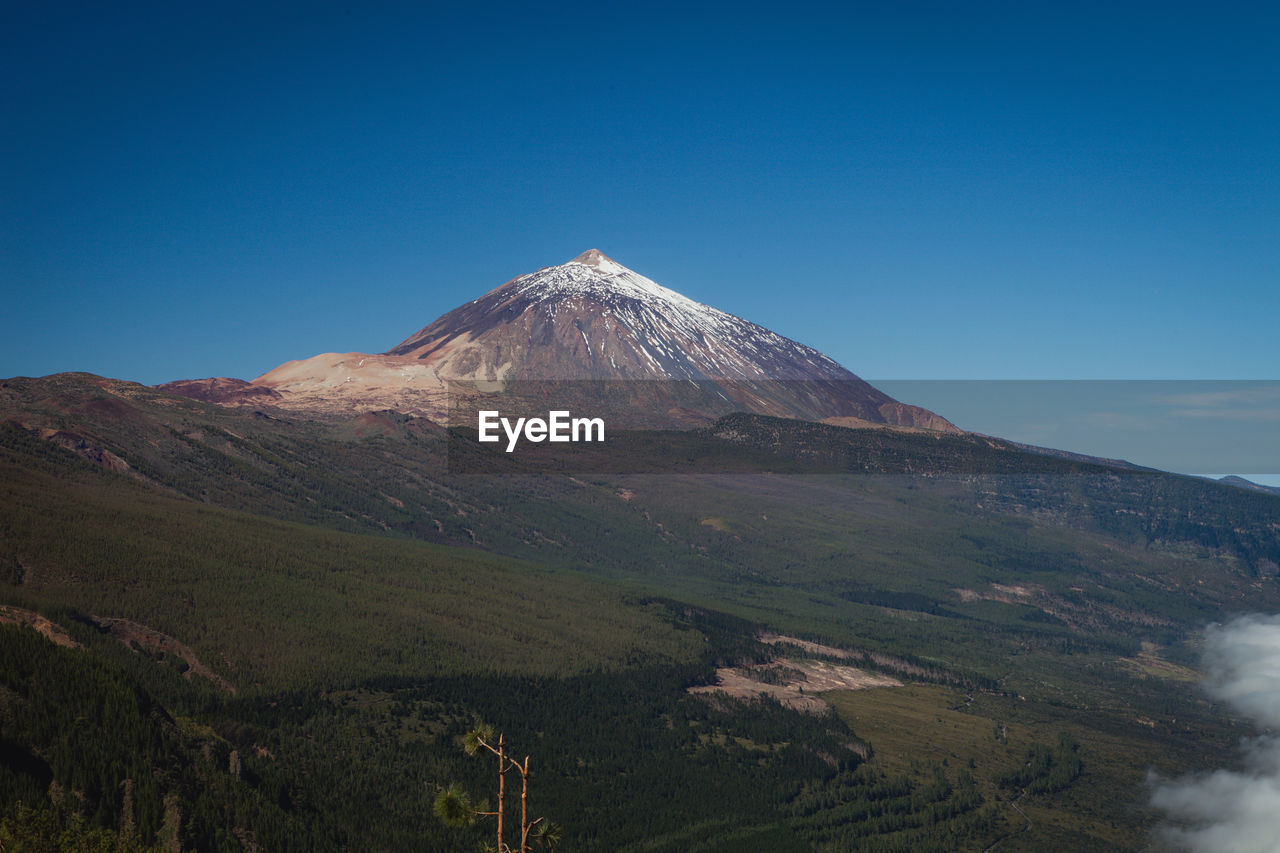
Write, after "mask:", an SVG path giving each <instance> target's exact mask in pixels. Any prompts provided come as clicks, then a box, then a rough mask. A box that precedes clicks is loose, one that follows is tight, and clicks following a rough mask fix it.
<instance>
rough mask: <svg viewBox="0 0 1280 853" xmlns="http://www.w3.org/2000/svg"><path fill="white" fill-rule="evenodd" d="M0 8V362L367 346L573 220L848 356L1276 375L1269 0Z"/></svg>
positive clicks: (154, 376)
mask: <svg viewBox="0 0 1280 853" xmlns="http://www.w3.org/2000/svg"><path fill="white" fill-rule="evenodd" d="M122 5H127V8H108V7H107V6H106V4H78V3H74V2H70V3H32V4H17V3H8V4H5V5H4V9H3V13H2V17H0V70H2V71H3V78H2V79H3V80H4V81H5V82H4V84H3V101H2V102H0V114H3V116H4V119H3V130H4V132H3V134H0V180H2V181H3V183H2V184H0V276H3V287H4V291H5V305H6V310H5V311H4V312H3V314H2V315H0V375H3V376H11V375H42V374H46V373H52V372H56V371H63V370H88V371H91V372H95V373H99V374H104V375H109V376H115V377H119V378H125V379H134V380H138V381H142V382H147V383H156V382H162V381H166V380H170V379H177V378H191V377H203V376H211V375H230V376H238V377H243V378H251V377H253V376H256V375H258V374H260V373H262V372H265V371H267V370H269V369H271V368H272V367H274V366H276V365H277V364H279V363H281V362H283V361H286V360H288V359H293V358H305V357H308V356H311V355H314V354H316V353H319V352H324V351H348V350H355V351H368V352H379V351H382V350H385V349H388V348H390V347H391V346H393V345H395V344H396V343H398V342H399V341H400V340H401V339H403V338H404V337H406V336H408V335H409V334H410V333H412V332H413V331H415V330H416V329H418V328H419V327H421V326H423V325H426V324H427V323H428V322H430V321H431V320H433V319H434V318H435V317H436V316H438V315H439V314H441V313H443V312H445V311H447V310H449V309H451V308H453V307H455V306H456V305H458V304H459V303H461V302H464V301H467V300H469V299H472V298H474V297H476V296H478V295H479V294H480V293H482V292H484V291H487V290H489V289H491V288H492V287H495V286H497V285H498V284H501V283H502V282H504V281H506V280H507V279H509V278H511V277H513V276H515V275H518V274H521V273H524V272H529V271H532V270H533V269H536V268H537V267H540V266H544V265H548V264H554V263H560V262H563V261H565V260H567V259H569V258H571V257H573V256H575V255H577V254H578V253H580V252H582V251H583V250H585V249H587V248H590V247H597V248H599V249H601V250H602V251H604V252H605V253H607V254H609V255H610V256H612V257H614V258H615V259H617V260H618V261H619V262H621V263H623V264H626V265H627V266H630V267H631V268H633V269H635V270H637V271H639V272H641V273H643V274H645V275H648V276H649V277H651V278H653V279H655V280H657V281H658V282H660V283H662V284H665V285H667V286H669V287H672V288H674V289H676V290H679V291H681V292H683V293H685V294H687V295H689V296H691V297H693V298H695V299H698V300H700V301H703V302H706V303H709V304H711V305H714V306H716V307H719V308H722V309H724V310H727V311H730V312H733V313H735V314H739V315H741V316H744V317H746V318H748V319H750V320H754V321H756V322H759V323H762V324H764V325H766V326H769V327H771V328H773V329H775V330H776V331H778V332H780V333H782V334H785V335H788V336H789V337H792V338H795V339H798V340H800V341H803V342H804V343H807V344H810V345H812V346H815V347H817V348H818V349H821V350H823V351H824V352H826V353H828V354H830V355H831V356H832V357H834V358H836V359H837V360H838V361H840V362H841V363H842V364H844V365H845V366H847V367H848V368H850V369H851V370H853V371H854V372H855V373H858V374H859V375H862V376H865V377H868V378H873V379H874V378H905V379H1010V378H1016V379H1115V378H1124V379H1275V378H1277V369H1276V368H1277V365H1280V344H1278V343H1277V334H1276V326H1277V322H1276V318H1277V317H1280V168H1278V167H1277V163H1280V133H1277V128H1280V98H1277V97H1276V92H1277V91H1280V79H1277V78H1278V77H1280V74H1278V73H1277V66H1276V62H1275V60H1276V57H1277V56H1280V17H1278V14H1277V12H1276V11H1275V8H1274V6H1271V7H1268V5H1266V4H1256V5H1255V4H1207V3H1206V4H1195V5H1179V4H1176V3H1167V2H1166V3H1160V4H1155V3H1151V4H1145V3H1144V4H1134V3H1089V2H1084V3H1071V4H1055V8H1047V6H1048V5H1049V4H1038V3H1025V2H1020V3H1007V4H1005V3H984V2H975V3H964V4H957V3H936V4H935V3H913V2H901V3H898V2H893V3H876V4H866V3H858V2H853V3H845V4H806V3H792V4H786V5H781V4H771V5H763V4H752V3H735V4H731V5H730V4H725V5H717V4H700V5H695V6H694V7H692V8H686V7H684V6H681V5H676V4H661V3H656V4H639V5H627V6H615V5H614V4H578V5H575V4H556V3H552V4H531V3H523V4H501V3H483V2H480V3H465V4H448V5H444V4H430V3H412V4H403V5H394V4H375V8H373V9H369V8H365V7H364V5H363V4H360V5H358V4H339V3H323V2H319V3H306V4H296V5H279V4H267V5H269V6H270V8H269V9H267V10H265V11H264V10H263V9H262V8H259V6H258V4H236V3H210V4H188V3H172V2H166V3H155V4H145V3H138V4H122Z"/></svg>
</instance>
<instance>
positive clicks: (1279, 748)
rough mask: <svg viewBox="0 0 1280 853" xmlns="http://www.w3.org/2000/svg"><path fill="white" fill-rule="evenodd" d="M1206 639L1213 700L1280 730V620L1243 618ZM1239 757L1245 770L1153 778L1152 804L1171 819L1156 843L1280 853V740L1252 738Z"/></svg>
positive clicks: (1195, 849) (1205, 850)
mask: <svg viewBox="0 0 1280 853" xmlns="http://www.w3.org/2000/svg"><path fill="white" fill-rule="evenodd" d="M1205 639H1206V643H1205V655H1204V665H1205V668H1206V670H1207V671H1208V679H1207V683H1206V685H1205V689H1206V690H1207V691H1208V692H1209V694H1210V695H1212V696H1213V697H1215V698H1217V699H1220V700H1222V701H1224V702H1227V703H1228V704H1230V705H1231V706H1232V707H1234V708H1235V709H1236V710H1237V711H1239V712H1240V713H1242V714H1245V715H1247V716H1248V717H1250V718H1251V719H1253V720H1255V721H1256V722H1258V723H1259V724H1261V725H1263V726H1267V727H1276V726H1280V616H1245V617H1241V618H1240V619H1236V620H1234V621H1232V622H1230V623H1228V624H1226V625H1221V626H1219V625H1215V626H1213V627H1211V628H1210V629H1209V630H1208V631H1207V632H1206V638H1205ZM1241 750H1242V751H1243V753H1244V766H1243V767H1242V769H1240V770H1216V771H1213V772H1211V773H1203V774H1194V775H1191V776H1184V777H1182V778H1180V779H1160V778H1159V777H1156V776H1154V775H1153V776H1152V778H1151V782H1152V784H1153V785H1154V791H1153V793H1152V795H1151V804H1152V805H1153V806H1154V807H1156V808H1158V809H1160V810H1161V811H1164V812H1165V813H1166V814H1167V815H1168V816H1169V820H1168V821H1167V822H1166V823H1164V824H1162V825H1161V826H1159V827H1158V828H1157V829H1156V838H1157V840H1158V841H1161V842H1163V843H1165V844H1167V845H1169V846H1171V847H1173V848H1175V849H1181V850H1188V851H1192V853H1280V738H1277V737H1274V736H1265V737H1258V738H1248V739H1246V740H1244V741H1242V742H1241Z"/></svg>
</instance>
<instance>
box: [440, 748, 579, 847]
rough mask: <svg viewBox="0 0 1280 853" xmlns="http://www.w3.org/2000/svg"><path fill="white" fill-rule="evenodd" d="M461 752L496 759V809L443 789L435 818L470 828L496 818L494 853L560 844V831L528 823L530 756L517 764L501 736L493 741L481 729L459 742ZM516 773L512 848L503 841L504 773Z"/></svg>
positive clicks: (544, 822)
mask: <svg viewBox="0 0 1280 853" xmlns="http://www.w3.org/2000/svg"><path fill="white" fill-rule="evenodd" d="M462 748H463V749H464V750H465V751H466V753H467V755H479V754H480V753H482V752H485V751H487V752H489V753H491V754H492V755H494V756H495V757H496V758H497V759H498V768H497V769H498V805H497V808H496V809H495V810H490V809H489V806H488V804H487V803H481V804H480V805H478V806H476V805H473V804H472V802H471V798H470V797H469V796H468V795H467V793H466V792H465V791H464V790H462V788H461V787H460V786H459V785H457V784H453V785H450V786H449V787H447V788H444V789H442V790H441V791H440V792H439V793H438V794H437V795H436V801H435V807H434V811H435V814H436V817H438V818H440V820H442V821H444V822H445V823H446V824H448V825H450V826H469V825H471V824H472V823H474V822H475V821H476V819H477V818H485V817H493V818H497V823H498V827H497V841H498V844H497V847H496V848H495V849H496V851H497V853H517V850H518V851H519V853H528V851H530V850H532V849H533V848H532V846H531V845H532V844H533V843H535V842H536V843H538V844H539V845H541V846H544V847H554V846H556V844H558V843H559V842H560V838H561V832H560V827H558V826H556V825H555V824H553V823H551V822H550V821H548V820H546V819H545V818H541V817H538V818H534V819H532V820H530V819H529V756H527V755H526V756H525V757H524V761H517V760H515V759H514V758H512V757H511V756H510V755H508V754H507V746H506V740H505V738H504V737H503V735H502V734H501V733H499V734H498V735H497V737H496V738H495V737H494V733H493V729H492V728H491V727H489V726H480V727H478V728H475V729H472V730H471V731H469V732H467V734H466V736H465V737H463V739H462ZM510 770H515V771H517V772H519V774H520V846H519V847H518V848H513V847H512V846H511V845H509V844H507V840H506V829H507V827H506V816H507V814H506V812H507V810H506V794H507V788H506V784H507V772H508V771H510Z"/></svg>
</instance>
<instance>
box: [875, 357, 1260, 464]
mask: <svg viewBox="0 0 1280 853" xmlns="http://www.w3.org/2000/svg"><path fill="white" fill-rule="evenodd" d="M871 383H872V384H873V385H875V386H876V387H877V388H880V389H881V390H883V391H884V392H885V393H887V394H890V395H891V396H893V397H894V398H896V399H898V400H901V401H903V402H904V403H911V404H913V405H916V406H923V407H925V408H927V409H930V410H932V411H935V412H937V413H939V414H941V415H942V416H943V417H945V418H947V419H948V420H950V421H951V422H952V423H954V424H955V425H956V426H958V427H960V428H961V429H965V430H969V431H971V432H979V433H984V434H986V435H995V436H999V437H1000V438H1007V439H1010V440H1012V441H1018V442H1022V443H1024V444H1031V445H1035V446H1038V447H1052V448H1055V449H1059V450H1070V451H1074V452H1076V453H1084V454H1088V455H1090V456H1099V457H1103V458H1106V459H1123V460H1125V461H1127V462H1132V463H1133V464H1135V465H1141V466H1144V467H1148V468H1158V469H1160V470H1162V471H1174V472H1177V473H1181V474H1196V475H1200V476H1214V477H1215V478H1216V477H1221V476H1224V475H1226V474H1235V475H1238V476H1242V477H1244V478H1245V479H1248V480H1252V481H1253V482H1255V483H1260V484H1262V485H1275V486H1280V442H1277V441H1276V438H1275V437H1276V435H1277V434H1280V380H1236V379H1231V380H1200V379H1160V380H1145V379H1144V380H1128V379H1125V380H1113V379H1107V380H1096V379H1089V380H1056V379H1055V380H1005V379H958V380H923V379H906V380H899V379H875V380H871Z"/></svg>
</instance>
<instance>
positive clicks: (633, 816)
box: [0, 374, 1280, 851]
mask: <svg viewBox="0 0 1280 853" xmlns="http://www.w3.org/2000/svg"><path fill="white" fill-rule="evenodd" d="M0 421H2V422H3V423H0V507H2V511H0V605H5V606H6V607H7V608H8V609H7V610H6V611H4V613H8V614H9V615H8V616H7V617H5V616H0V621H9V622H15V621H18V622H23V621H25V622H29V623H32V622H35V621H36V620H35V619H34V614H41V615H43V616H44V617H45V618H47V619H48V620H50V622H51V623H52V624H53V625H55V626H57V627H58V628H59V629H60V630H61V631H63V632H64V633H65V636H66V637H67V638H69V639H70V640H71V641H74V646H72V647H68V646H67V645H66V644H64V646H62V647H58V646H55V645H54V644H53V643H52V642H50V641H49V640H48V639H46V638H45V637H41V636H39V635H38V634H37V633H36V632H35V631H33V630H31V629H30V628H19V627H17V626H0V627H3V631H0V654H3V655H4V656H5V657H4V660H5V666H4V668H3V673H4V679H5V680H4V681H3V683H2V684H0V755H3V756H4V757H5V760H4V761H3V762H0V768H2V769H0V773H2V774H3V775H2V776H0V820H2V822H0V839H3V840H6V841H5V843H6V844H8V843H9V840H15V839H16V840H21V839H24V838H25V839H27V840H26V841H25V842H24V843H28V844H31V845H32V847H31V848H30V849H47V848H48V846H49V845H50V844H52V845H53V846H55V847H56V846H57V845H58V844H59V843H61V844H62V846H63V847H67V848H68V849H70V845H72V844H73V843H74V844H84V845H90V844H100V843H101V844H108V843H109V844H114V845H116V849H122V850H123V849H138V848H141V847H149V846H166V845H167V846H169V847H172V846H173V844H175V843H179V844H181V845H183V846H185V847H187V848H193V849H270V850H293V849H298V850H311V849H316V850H323V849H335V850H336V849H343V848H358V849H365V850H379V849H382V850H396V849H406V848H415V847H416V848H420V849H433V850H470V849H474V846H475V844H476V843H478V842H479V841H480V840H482V839H484V838H487V837H489V836H488V835H486V834H485V830H484V829H483V828H478V829H476V830H474V831H473V832H472V833H471V834H468V833H465V832H464V833H461V834H459V833H457V832H456V831H454V830H450V829H447V828H445V827H443V826H441V825H438V823H437V822H436V821H434V819H433V818H432V817H431V814H430V803H431V800H432V799H433V797H434V795H435V792H436V786H439V785H444V784H447V783H449V782H451V781H455V780H457V781H460V782H462V783H465V784H466V786H467V787H468V788H469V789H472V790H483V789H484V786H485V785H486V784H488V782H489V781H490V780H489V779H488V775H487V774H486V773H485V772H484V770H483V769H482V768H479V767H477V766H474V765H473V763H472V762H469V761H467V760H466V759H465V757H463V756H461V755H460V752H459V750H458V749H457V738H458V737H460V736H461V735H462V733H463V732H465V731H466V730H467V729H469V728H470V727H472V726H473V725H474V724H475V723H476V722H478V721H483V722H486V723H490V724H492V725H494V726H496V727H497V728H498V729H499V730H501V731H503V732H505V733H506V735H507V736H508V737H509V738H510V739H511V740H512V741H513V742H518V743H520V744H523V745H525V748H527V751H528V753H529V754H530V755H531V759H532V766H533V768H534V782H533V792H534V793H533V796H534V797H535V798H536V800H537V806H536V808H537V810H538V813H539V814H547V815H549V816H551V817H552V818H553V819H554V820H555V821H556V822H557V823H559V824H561V825H562V826H563V827H564V829H565V844H564V847H565V849H609V850H635V851H640V850H654V851H658V850H670V851H686V850H708V851H710V850H729V849H744V848H745V849H769V850H780V851H785V850H809V849H829V850H846V849H851V848H855V847H856V848H859V849H869V850H875V849H885V850H895V849H899V850H919V849H940V850H950V849H984V848H985V847H986V846H988V845H990V844H991V843H994V842H996V841H997V840H1000V839H1004V840H1003V841H1002V842H1001V848H1000V849H1044V848H1046V847H1052V846H1061V844H1062V843H1063V842H1064V841H1066V842H1069V843H1067V846H1072V847H1076V848H1089V849H1131V848H1133V847H1137V846H1141V845H1142V844H1143V843H1144V842H1145V839H1146V833H1147V829H1148V827H1149V825H1150V822H1151V821H1152V819H1153V816H1152V815H1151V814H1150V812H1149V811H1148V810H1147V809H1146V807H1145V790H1144V788H1143V781H1142V780H1143V778H1144V776H1145V773H1146V770H1147V768H1148V767H1156V768H1159V769H1160V770H1162V771H1163V772H1166V773H1176V772H1179V771H1182V770H1185V769H1190V768H1194V767H1200V766H1203V762H1204V756H1205V755H1209V754H1215V753H1218V752H1220V751H1222V750H1223V749H1224V748H1225V747H1226V746H1227V745H1229V744H1231V743H1233V742H1234V741H1235V740H1236V739H1237V738H1238V737H1239V735H1240V734H1241V733H1242V731H1243V729H1242V728H1240V727H1239V726H1238V725H1237V724H1235V723H1234V722H1233V721H1231V720H1230V719H1227V718H1224V717H1222V716H1220V715H1219V713H1218V712H1217V711H1216V709H1214V708H1212V707H1211V706H1210V705H1209V704H1208V703H1207V702H1206V701H1204V700H1202V699H1201V698H1200V697H1199V694H1198V692H1197V691H1196V690H1195V688H1194V685H1193V683H1192V681H1191V680H1190V679H1192V678H1193V677H1194V674H1193V672H1192V671H1191V670H1190V669H1188V667H1190V666H1194V664H1195V661H1196V659H1197V651H1196V648H1197V646H1196V644H1197V637H1198V633H1197V632H1198V630H1199V629H1200V627H1201V626H1202V625H1203V624H1204V623H1206V622H1208V621H1211V620H1214V619H1220V618H1223V617H1224V616H1226V615H1228V614H1231V613H1234V612H1239V611H1242V610H1268V609H1275V608H1276V606H1277V604H1280V584H1277V581H1276V574H1277V571H1278V569H1280V498H1277V497H1275V496H1272V495H1267V494H1263V493H1257V492H1249V491H1245V490H1241V489H1235V488H1232V487H1229V486H1225V485H1220V484H1215V483H1210V482H1207V481H1201V480H1195V479H1192V478H1185V477H1177V476H1173V475H1165V474H1159V473H1155V472H1148V471H1141V470H1135V469H1131V468H1123V467H1121V468H1116V467H1107V466H1103V465H1100V464H1095V463H1091V462H1088V461H1084V460H1074V459H1066V458H1059V457H1052V456H1041V455H1034V454H1028V453H1026V452H1025V451H1022V450H1019V449H1017V448H1015V447H1013V446H1012V445H1007V444H1004V443H1001V442H994V441H986V440H978V439H974V438H973V437H966V436H946V437H939V436H934V435H930V434H928V433H918V432H917V433H910V432H894V431H884V430H858V429H844V428H840V427H834V426H824V425H819V424H805V423H800V422H794V421H780V420H775V419H769V418H760V417H752V416H730V417H728V418H725V419H721V421H719V422H717V424H715V425H713V426H711V427H709V428H706V429H703V430H695V431H690V432H687V433H637V434H634V435H632V436H630V437H628V441H630V442H631V445H630V447H631V452H634V453H636V454H639V455H637V456H633V457H632V459H633V460H635V459H639V460H641V461H643V460H646V459H656V460H659V461H661V460H665V461H666V462H671V461H672V460H676V461H678V460H693V461H698V460H701V463H702V466H703V467H702V468H701V470H699V469H698V468H697V466H694V467H693V468H682V469H681V470H685V471H686V473H679V474H677V473H653V472H655V471H658V470H667V469H661V468H656V467H649V468H644V467H640V466H637V465H635V464H632V465H631V467H623V468H621V469H620V470H614V471H609V470H607V469H605V468H602V467H601V466H599V465H594V464H579V465H578V466H577V467H575V468H574V469H573V470H568V471H564V470H562V471H559V472H556V473H550V472H548V471H547V470H546V467H545V463H546V460H543V462H539V463H538V464H540V465H543V468H541V469H539V468H538V467H537V465H534V466H533V467H532V468H526V469H524V470H523V471H522V472H518V473H517V472H508V473H504V474H496V473H490V474H475V473H471V474H463V473H459V472H458V471H457V470H456V465H455V466H453V468H452V469H451V465H450V455H449V454H450V451H451V447H450V442H451V441H457V440H458V436H457V435H456V434H455V435H453V436H451V435H450V434H449V433H447V432H446V431H444V430H442V429H440V428H438V427H436V426H435V425H434V424H431V423H430V422H426V421H423V420H421V419H414V418H410V417H406V416H403V415H397V414H394V413H375V414H368V415H361V416H358V417H354V418H350V419H335V420H329V421H310V420H305V419H301V418H298V417H296V416H285V415H283V414H282V413H279V412H273V411H270V410H261V411H256V412H255V411H253V410H250V409H246V410H243V411H236V410H229V409H223V408H219V407H216V406H212V405H208V404H203V403H198V402H195V401H191V400H185V399H181V398H175V397H170V396H168V395H165V394H162V393H160V392H157V391H155V390H153V389H147V388H144V387H142V386H138V385H133V384H131V383H119V382H114V381H112V380H103V379H100V378H97V377H90V376H87V375H84V374H69V375H62V376H57V377H49V378H46V379H42V380H26V379H23V380H8V381H7V382H5V383H3V387H0ZM455 449H456V448H455ZM646 454H647V455H646ZM709 460H711V461H715V463H716V464H715V465H710V464H708V461H709ZM453 461H454V462H455V463H456V462H457V459H456V458H455V459H454V460H453ZM534 461H535V462H537V460H534ZM551 461H554V460H551ZM581 462H582V460H579V463H581ZM730 463H731V464H730ZM676 467H679V466H676ZM627 471H631V472H642V473H625V472H627ZM645 471H649V473H643V472H645ZM724 471H734V472H735V473H723V472H724ZM18 613H22V614H30V615H29V616H24V617H22V618H21V619H19V618H18V617H17V616H16V615H15V614H18ZM766 634H768V635H779V634H780V635H784V636H786V637H791V638H796V641H795V642H786V643H778V642H770V643H765V642H762V641H761V639H760V638H761V636H762V635H766ZM800 641H805V642H800ZM806 660H808V661H810V662H812V661H824V662H827V663H839V664H840V665H842V666H849V665H852V666H857V667H862V668H865V669H871V670H875V671H878V672H881V673H883V674H886V675H892V676H893V677H894V678H895V679H897V680H898V681H901V682H903V683H904V686H902V687H877V688H874V689H867V690H859V691H852V692H842V693H833V694H827V695H826V696H825V701H826V705H827V706H829V708H830V709H831V710H830V711H828V712H827V713H825V714H818V715H815V714H812V713H803V712H801V711H798V710H795V709H793V708H790V707H786V706H784V705H780V704H778V703H777V702H775V701H770V700H762V699H755V700H752V699H745V700H744V699H734V698H730V697H728V696H726V695H724V694H718V693H715V692H711V693H697V694H692V693H690V692H688V689H689V688H690V687H693V686H696V685H707V684H710V683H713V682H714V680H715V678H716V675H715V673H716V670H717V667H719V668H725V667H736V668H739V669H741V670H742V671H743V672H746V673H748V674H751V677H759V678H764V677H766V675H761V673H762V672H763V673H766V674H767V673H772V675H768V676H767V677H769V678H772V679H774V680H779V679H781V680H786V679H793V680H796V683H797V684H798V685H799V686H800V687H803V683H804V682H803V678H802V676H803V673H804V672H806V671H812V667H811V666H810V665H809V664H806V663H804V661H806ZM766 664H767V666H766ZM797 673H799V675H797ZM126 801H127V805H126ZM1011 801H1016V803H1015V804H1016V806H1017V809H1015V808H1014V805H1011ZM59 838H62V839H63V841H62V842H58V841H57V839H59ZM50 839H53V840H50ZM104 839H105V840H104ZM42 843H44V844H46V847H45V848H41V847H40V846H39V845H40V844H42ZM130 845H132V846H130ZM93 849H98V848H93ZM106 849H112V848H106Z"/></svg>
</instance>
